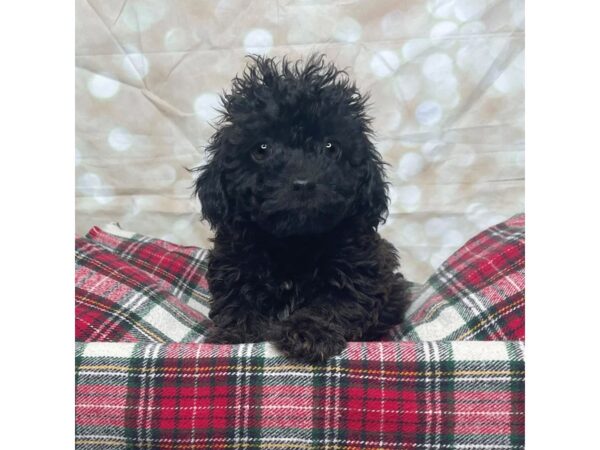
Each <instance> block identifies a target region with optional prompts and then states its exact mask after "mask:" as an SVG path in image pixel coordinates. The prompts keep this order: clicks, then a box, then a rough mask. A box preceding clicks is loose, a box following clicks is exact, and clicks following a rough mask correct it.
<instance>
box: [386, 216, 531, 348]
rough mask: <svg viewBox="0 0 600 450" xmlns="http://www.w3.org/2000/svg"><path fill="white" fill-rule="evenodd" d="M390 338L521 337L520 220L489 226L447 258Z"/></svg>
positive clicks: (522, 228) (522, 222) (522, 225)
mask: <svg viewBox="0 0 600 450" xmlns="http://www.w3.org/2000/svg"><path fill="white" fill-rule="evenodd" d="M394 336H395V337H396V338H398V339H399V338H402V339H404V340H416V341H430V340H501V341H511V340H512V341H516V340H523V339H525V216H524V215H523V214H520V215H517V216H514V217H512V218H511V219H509V220H507V221H505V222H502V223H499V224H498V225H495V226H493V227H490V228H488V229H487V230H485V231H484V232H482V233H479V234H478V235H477V236H475V237H474V238H472V239H470V240H469V241H468V242H467V243H466V244H465V245H463V246H462V247H461V248H460V249H458V250H457V251H456V252H455V253H454V254H453V255H452V256H450V258H448V260H447V261H446V262H444V263H443V264H442V266H441V267H440V268H439V269H438V270H437V271H436V272H435V273H434V274H433V275H432V276H431V277H430V278H429V280H428V281H427V283H425V285H424V286H423V287H422V289H421V291H420V293H419V294H418V295H417V296H416V298H415V300H414V301H413V305H412V307H411V308H410V310H409V316H408V320H407V321H406V323H405V324H404V325H403V326H402V327H401V328H400V329H398V330H397V331H396V333H394Z"/></svg>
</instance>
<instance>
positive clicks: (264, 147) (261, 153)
mask: <svg viewBox="0 0 600 450" xmlns="http://www.w3.org/2000/svg"><path fill="white" fill-rule="evenodd" d="M270 153H271V147H270V146H269V145H268V144H264V143H263V144H259V145H257V146H256V147H255V148H254V149H253V150H252V157H253V158H254V159H255V160H256V161H262V160H263V159H265V158H267V157H268V156H269V154H270Z"/></svg>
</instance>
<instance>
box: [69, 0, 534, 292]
mask: <svg viewBox="0 0 600 450" xmlns="http://www.w3.org/2000/svg"><path fill="white" fill-rule="evenodd" d="M523 47H524V17H523V2H522V1H520V0H499V1H498V0H494V1H490V0H488V1H485V0H455V1H454V0H452V1H451V0H444V1H442V0H440V1H424V0H423V1H416V0H414V1H407V0H403V1H399V0H394V1H391V0H369V1H366V0H364V1H352V0H339V1H324V0H322V1H317V0H313V1H300V0H296V1H294V0H279V1H266V0H265V1H247V0H246V1H243V0H221V1H199V0H180V1H173V0H146V1H141V0H87V1H85V0H79V1H77V3H76V53H77V54H76V65H77V68H76V107H77V114H76V116H77V118H76V146H77V148H76V196H77V199H76V208H77V211H76V213H77V232H78V233H80V234H81V233H84V232H86V231H87V230H88V229H89V228H90V227H91V226H93V225H102V224H105V223H107V222H113V221H117V222H119V223H120V224H121V226H122V227H123V228H125V229H129V230H132V231H137V232H140V233H144V234H148V235H151V236H156V237H161V238H163V239H167V240H170V241H174V242H177V243H183V244H189V245H202V246H205V245H207V238H208V237H209V236H210V231H209V229H208V227H207V226H206V225H205V224H204V223H201V222H200V221H199V205H198V204H197V202H196V200H195V199H193V198H192V197H191V192H190V189H189V188H190V186H191V184H192V177H191V175H190V174H189V173H188V172H187V171H186V169H185V168H186V167H193V166H195V165H198V164H200V163H201V162H202V160H203V146H204V145H205V144H206V141H207V139H208V138H209V136H210V135H211V132H212V128H211V125H210V121H211V120H212V119H214V118H215V111H214V107H215V106H218V97H217V94H218V93H219V92H221V90H222V89H224V88H227V86H228V84H229V81H230V80H231V78H232V77H233V76H234V75H235V74H236V73H237V72H239V71H241V70H242V68H243V66H244V64H245V60H244V55H245V54H247V53H266V54H269V55H279V56H281V55H285V54H287V55H291V56H293V57H296V56H302V55H306V54H308V53H310V52H313V51H318V52H323V53H326V54H327V55H328V56H329V58H331V59H332V60H334V61H335V62H336V63H337V64H338V65H339V66H342V67H348V69H349V72H350V73H351V75H352V76H353V77H354V78H355V79H356V80H357V83H358V85H359V86H360V87H362V89H363V90H365V91H370V92H371V97H372V103H373V109H372V114H373V115H374V116H375V129H376V132H377V146H378V148H379V151H380V152H381V153H382V154H383V156H384V158H385V159H386V160H387V161H388V162H389V163H390V164H391V166H390V168H389V177H390V180H391V182H392V183H393V187H392V190H391V200H392V202H391V211H390V212H391V214H390V218H389V220H388V222H387V224H386V225H385V226H384V227H383V228H382V229H381V231H382V233H383V234H384V235H385V236H386V237H387V238H388V239H390V240H391V241H392V242H393V243H394V244H395V245H396V246H397V247H398V248H399V250H400V254H401V256H402V259H403V266H404V272H405V274H406V275H407V277H408V278H409V279H412V280H414V281H424V280H425V278H426V277H427V276H428V275H429V274H430V273H431V272H432V271H433V269H434V268H435V267H436V266H438V265H439V264H440V263H441V262H442V261H443V260H444V259H445V258H446V257H447V256H448V255H450V254H451V253H452V252H453V251H454V250H455V249H456V248H457V247H458V246H459V245H461V244H462V243H464V241H465V240H466V239H468V238H469V237H471V236H472V235H473V234H475V233H476V232H477V231H479V230H482V229H483V228H485V227H487V226H489V225H491V224H493V223H495V222H498V221H501V220H503V219H505V218H507V217H509V216H511V215H513V214H515V213H517V212H520V211H522V210H523V209H524V204H523V203H524V183H523V176H524V167H523V166H524V153H523V150H524V127H523V125H524V124H523V109H524V106H523V97H524V93H523Z"/></svg>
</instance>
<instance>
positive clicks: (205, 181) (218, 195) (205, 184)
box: [194, 153, 229, 229]
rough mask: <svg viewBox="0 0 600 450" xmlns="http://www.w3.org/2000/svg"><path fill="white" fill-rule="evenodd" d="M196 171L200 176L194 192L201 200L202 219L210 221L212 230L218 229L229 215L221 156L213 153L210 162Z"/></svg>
mask: <svg viewBox="0 0 600 450" xmlns="http://www.w3.org/2000/svg"><path fill="white" fill-rule="evenodd" d="M196 171H198V172H199V175H198V178H197V179H196V182H195V187H194V192H195V194H196V196H197V197H198V199H199V200H200V205H201V207H202V218H203V219H204V220H206V221H208V223H209V224H210V227H211V228H213V229H215V228H218V227H219V226H220V225H221V224H222V223H223V222H224V220H225V218H226V217H227V215H228V213H229V203H228V201H227V193H226V191H225V186H224V184H223V179H222V174H223V169H222V163H221V161H220V158H219V156H218V155H216V154H214V153H213V157H212V159H211V160H210V162H208V163H207V164H205V165H204V166H201V167H199V168H197V169H196Z"/></svg>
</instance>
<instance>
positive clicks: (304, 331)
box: [274, 320, 346, 363]
mask: <svg viewBox="0 0 600 450" xmlns="http://www.w3.org/2000/svg"><path fill="white" fill-rule="evenodd" d="M286 325H287V326H285V327H283V329H282V330H281V334H280V336H279V339H278V340H277V341H275V343H274V344H275V347H277V348H278V349H279V350H280V351H281V352H282V353H283V354H285V355H286V356H289V357H290V358H293V359H298V360H300V361H305V362H310V363H316V362H321V361H325V360H327V359H329V358H330V357H332V356H335V355H339V354H340V353H341V352H342V350H344V348H346V340H345V339H344V336H343V335H342V333H341V332H339V330H337V329H335V328H334V327H331V326H329V325H327V324H320V323H316V322H307V321H304V320H300V321H290V322H288V323H287V324H286Z"/></svg>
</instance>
